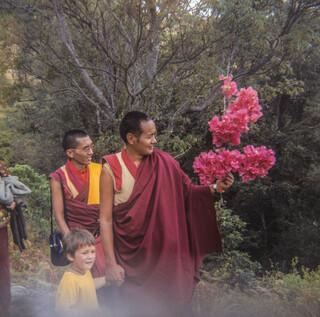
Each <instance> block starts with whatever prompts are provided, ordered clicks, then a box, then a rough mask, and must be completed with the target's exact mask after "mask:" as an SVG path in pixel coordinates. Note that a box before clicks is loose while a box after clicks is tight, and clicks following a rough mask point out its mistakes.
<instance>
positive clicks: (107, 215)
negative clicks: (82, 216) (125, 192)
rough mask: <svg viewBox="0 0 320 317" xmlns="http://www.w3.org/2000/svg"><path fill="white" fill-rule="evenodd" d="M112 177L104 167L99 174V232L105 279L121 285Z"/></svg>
mask: <svg viewBox="0 0 320 317" xmlns="http://www.w3.org/2000/svg"><path fill="white" fill-rule="evenodd" d="M113 195H114V193H113V179H112V177H111V175H110V174H109V173H108V171H107V170H106V168H105V167H104V168H102V172H101V176H100V232H101V238H102V243H103V248H104V254H105V261H106V281H107V282H108V281H109V282H115V283H116V284H118V285H121V284H122V283H123V281H124V269H123V268H122V267H121V266H120V265H118V263H117V261H116V257H115V253H114V243H113V224H112V221H113V220H112V207H113Z"/></svg>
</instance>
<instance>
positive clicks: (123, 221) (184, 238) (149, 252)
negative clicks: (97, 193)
mask: <svg viewBox="0 0 320 317" xmlns="http://www.w3.org/2000/svg"><path fill="white" fill-rule="evenodd" d="M104 158H105V159H106V160H108V156H106V157H104ZM113 218H114V243H115V252H116V257H117V260H118V262H119V264H120V265H122V266H123V267H124V269H125V271H126V279H125V283H124V284H123V286H122V287H121V288H120V290H119V291H118V292H119V294H120V297H121V301H122V302H123V304H127V305H129V311H130V314H129V315H132V316H136V315H137V316H138V315H140V316H149V315H150V311H149V306H151V307H153V308H152V309H151V310H152V311H155V308H154V307H155V306H157V307H158V308H159V315H161V314H166V316H172V315H175V314H174V313H173V312H174V311H175V312H177V311H179V310H180V309H181V308H182V307H185V306H186V305H188V304H189V302H190V300H191V297H192V292H193V288H194V283H195V279H194V278H195V276H196V273H197V269H198V267H199V265H200V263H201V261H202V258H203V256H204V255H205V254H207V253H210V252H219V251H221V239H220V234H219V231H218V226H217V222H216V215H215V211H214V204H213V198H212V195H211V193H210V190H209V188H208V187H207V186H199V185H193V184H192V183H191V181H190V179H189V178H188V176H187V175H186V174H185V173H184V172H183V171H182V170H181V168H180V166H179V164H178V163H177V162H176V161H175V160H174V159H173V158H172V157H171V156H170V155H169V154H167V153H165V152H162V151H160V150H157V149H156V150H154V152H153V153H152V155H150V156H147V157H145V158H144V159H143V161H142V162H141V164H140V166H139V168H138V171H137V178H136V182H135V185H134V189H133V192H132V195H131V197H130V198H129V200H128V201H127V202H126V203H123V204H120V205H118V206H115V207H114V210H113ZM146 303H147V304H146ZM132 307H133V310H132ZM134 309H137V311H139V313H138V312H137V313H136V314H134V313H133V311H134ZM172 313H173V314H172ZM150 316H151V315H150Z"/></svg>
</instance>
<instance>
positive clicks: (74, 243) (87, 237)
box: [63, 228, 96, 256]
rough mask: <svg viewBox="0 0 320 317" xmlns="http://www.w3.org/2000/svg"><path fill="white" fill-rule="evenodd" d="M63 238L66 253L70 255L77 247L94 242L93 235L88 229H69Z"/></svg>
mask: <svg viewBox="0 0 320 317" xmlns="http://www.w3.org/2000/svg"><path fill="white" fill-rule="evenodd" d="M63 240H64V246H65V252H66V254H70V255H72V256H73V255H74V254H75V252H76V251H77V250H78V249H80V248H82V247H86V246H91V245H95V244H96V239H95V238H94V236H93V235H92V234H91V233H90V232H89V231H88V230H86V229H81V228H75V229H72V230H70V232H69V233H68V234H67V235H66V236H65V237H64V239H63Z"/></svg>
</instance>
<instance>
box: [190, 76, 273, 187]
mask: <svg viewBox="0 0 320 317" xmlns="http://www.w3.org/2000/svg"><path fill="white" fill-rule="evenodd" d="M219 79H220V80H223V85H222V92H223V94H224V96H225V97H226V99H228V100H229V99H231V98H232V97H233V96H235V99H234V100H233V101H232V102H231V103H230V104H229V105H228V107H227V109H226V111H225V114H224V115H222V116H221V118H219V117H218V116H214V117H213V118H212V119H211V121H209V131H210V132H212V143H213V144H214V145H215V146H216V147H217V148H220V149H216V150H215V151H209V152H207V153H201V154H200V155H199V156H198V157H196V158H195V160H194V162H193V169H194V171H195V173H197V174H198V176H199V179H200V183H201V184H203V185H209V184H212V183H214V182H215V181H216V180H222V179H224V177H225V176H226V175H227V174H228V173H239V175H240V176H241V179H242V181H243V182H248V181H250V180H253V179H255V178H256V177H264V176H266V175H267V174H268V171H269V169H270V168H271V167H272V166H273V165H274V164H275V161H276V159H275V154H274V152H273V151H272V150H270V149H267V148H266V147H265V146H260V147H254V146H252V145H247V146H245V147H244V148H243V153H241V152H240V151H238V150H225V149H223V148H222V146H223V145H224V144H227V143H230V144H231V145H239V144H240V136H241V133H245V132H248V131H249V124H250V123H256V122H257V120H258V119H259V118H260V117H261V116H262V112H261V106H260V104H259V99H258V94H257V92H256V91H255V90H254V89H253V88H252V87H249V88H242V89H241V90H240V91H238V88H237V84H236V83H235V82H233V81H232V76H231V75H229V76H223V75H221V76H219Z"/></svg>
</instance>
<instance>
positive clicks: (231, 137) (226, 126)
mask: <svg viewBox="0 0 320 317" xmlns="http://www.w3.org/2000/svg"><path fill="white" fill-rule="evenodd" d="M219 79H220V80H223V85H222V92H223V94H224V96H225V97H226V98H227V99H230V98H231V97H232V96H236V98H235V99H234V100H233V101H232V102H231V103H230V104H229V105H228V107H227V110H226V113H225V114H224V115H223V116H222V117H221V119H219V117H217V116H214V117H213V118H212V119H211V121H209V122H208V124H209V131H210V132H212V143H213V144H214V145H215V146H216V147H221V146H222V145H223V144H227V143H231V145H239V144H240V137H241V133H245V132H248V131H249V124H250V123H256V122H257V121H258V119H259V118H260V117H261V116H262V112H261V106H260V104H259V98H258V94H257V92H256V91H255V90H254V89H253V88H252V87H249V88H242V89H240V91H238V88H237V84H236V83H235V82H233V81H232V76H231V75H229V76H223V75H220V76H219Z"/></svg>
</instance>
